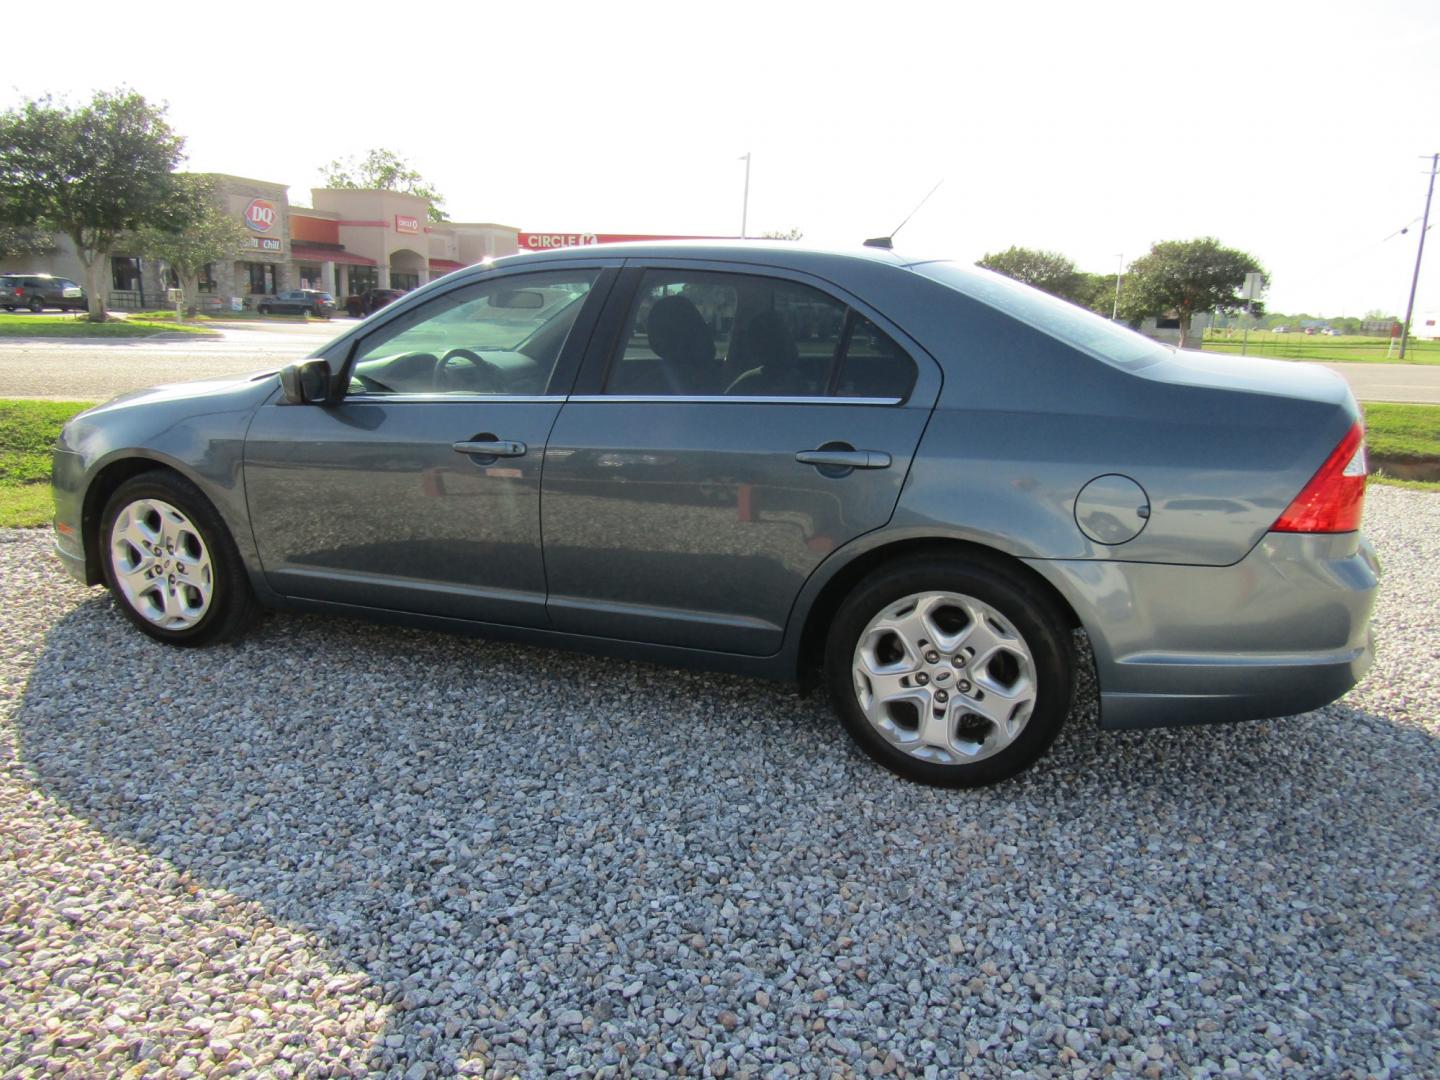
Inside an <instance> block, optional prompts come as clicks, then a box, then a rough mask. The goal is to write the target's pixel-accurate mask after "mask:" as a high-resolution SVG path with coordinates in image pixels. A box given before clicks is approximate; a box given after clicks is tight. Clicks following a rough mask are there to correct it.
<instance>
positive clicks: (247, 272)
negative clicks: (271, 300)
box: [237, 262, 275, 294]
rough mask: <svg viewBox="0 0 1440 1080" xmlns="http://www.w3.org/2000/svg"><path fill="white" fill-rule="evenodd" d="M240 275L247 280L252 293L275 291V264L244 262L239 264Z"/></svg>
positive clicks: (248, 289) (248, 288) (249, 290)
mask: <svg viewBox="0 0 1440 1080" xmlns="http://www.w3.org/2000/svg"><path fill="white" fill-rule="evenodd" d="M237 265H238V266H239V269H240V276H241V278H242V279H243V280H245V281H246V282H247V291H248V292H251V293H266V294H269V293H273V292H274V291H275V264H274V263H253V262H242V263H239V264H237Z"/></svg>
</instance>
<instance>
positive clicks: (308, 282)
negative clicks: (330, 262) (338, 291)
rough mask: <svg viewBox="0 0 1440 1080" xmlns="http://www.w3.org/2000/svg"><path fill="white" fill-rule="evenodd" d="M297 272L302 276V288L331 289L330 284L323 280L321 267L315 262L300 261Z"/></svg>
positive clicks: (296, 268)
mask: <svg viewBox="0 0 1440 1080" xmlns="http://www.w3.org/2000/svg"><path fill="white" fill-rule="evenodd" d="M295 272H296V273H297V274H298V275H299V276H300V288H302V289H329V287H330V286H329V284H328V283H327V282H324V281H322V279H321V277H320V267H318V266H316V265H315V264H314V263H299V264H297V265H296V267H295Z"/></svg>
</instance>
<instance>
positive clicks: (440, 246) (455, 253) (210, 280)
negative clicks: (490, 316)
mask: <svg viewBox="0 0 1440 1080" xmlns="http://www.w3.org/2000/svg"><path fill="white" fill-rule="evenodd" d="M208 175H209V176H210V178H211V179H212V180H213V181H214V182H215V192H216V197H217V199H218V200H219V202H220V208H221V210H222V211H223V212H224V213H226V214H231V215H233V216H234V217H235V218H236V219H237V220H238V221H240V222H241V224H243V225H244V227H245V241H244V247H243V248H242V250H241V251H240V253H239V254H238V255H237V256H236V257H235V258H234V259H232V260H228V261H226V262H220V263H211V264H210V266H209V267H208V268H207V269H206V271H205V273H204V274H203V275H202V276H201V280H200V291H201V293H202V294H205V296H206V297H207V298H213V299H211V300H209V306H214V307H229V306H230V305H231V303H232V302H233V301H237V300H238V301H239V302H241V303H245V302H246V301H247V298H250V297H258V296H263V295H270V294H274V293H277V292H283V291H285V290H287V289H322V290H324V291H325V292H328V293H331V294H333V295H334V296H336V297H337V298H339V299H340V300H341V303H342V305H343V302H344V298H345V297H346V296H351V295H354V294H357V293H361V292H364V291H365V290H366V289H372V288H380V289H414V288H417V287H419V286H421V285H423V284H425V283H426V282H427V281H432V280H434V279H435V278H438V277H443V276H444V275H445V274H448V273H450V271H452V270H458V269H460V268H461V267H462V266H469V265H471V264H472V263H477V262H480V261H481V260H483V259H487V258H498V257H500V256H502V255H513V254H515V253H516V252H518V251H544V250H548V249H550V248H555V247H571V246H574V245H577V244H597V243H607V242H614V241H618V240H640V239H689V238H686V237H654V236H636V235H619V234H598V233H539V232H521V231H520V230H518V229H516V228H513V227H512V226H509V225H497V224H494V223H491V222H459V221H443V222H432V221H430V220H429V217H430V202H429V200H427V199H422V198H420V197H418V196H415V195H403V194H400V193H399V192H394V191H357V190H349V189H339V188H312V189H311V191H310V197H311V202H312V203H313V204H314V205H313V206H309V207H304V206H292V205H291V204H290V201H289V197H288V188H287V187H286V185H284V184H276V183H271V182H269V181H265V180H252V179H248V178H246V177H243V176H229V175H225V174H219V173H211V174H208ZM11 263H14V264H15V265H13V266H12V265H10V264H11ZM22 263H23V265H22ZM0 270H3V271H12V270H13V271H21V272H27V271H28V272H33V273H50V274H55V275H57V276H60V277H68V278H72V279H74V280H75V281H80V282H83V281H84V280H85V273H84V268H83V266H82V265H81V263H80V260H79V258H78V257H77V256H76V255H75V251H74V248H73V247H71V245H70V242H69V240H68V239H67V238H65V237H63V236H57V237H56V238H55V246H54V248H53V249H52V250H51V251H49V252H47V253H45V254H40V255H29V256H14V257H11V258H8V259H6V260H5V265H4V266H3V267H0ZM175 284H176V281H175V279H174V275H172V274H170V273H169V272H168V271H167V269H166V267H165V266H164V264H163V263H161V262H159V261H157V260H155V259H146V258H143V257H141V256H138V255H133V254H132V255H124V254H122V255H116V256H114V257H113V258H112V259H111V267H110V285H111V291H110V297H109V306H110V307H112V308H116V309H121V310H124V309H130V310H137V309H142V308H151V307H159V306H162V305H163V304H164V303H165V298H166V289H167V288H170V287H173V286H174V285H175ZM249 304H250V305H252V306H253V304H254V301H253V300H250V301H249Z"/></svg>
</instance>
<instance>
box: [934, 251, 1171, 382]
mask: <svg viewBox="0 0 1440 1080" xmlns="http://www.w3.org/2000/svg"><path fill="white" fill-rule="evenodd" d="M911 269H912V270H914V271H915V272H916V273H917V274H923V275H924V276H925V277H928V278H931V279H933V280H935V281H938V282H940V284H942V285H946V286H948V287H950V288H952V289H954V290H955V291H956V292H959V293H964V294H965V295H966V296H969V297H971V298H973V299H975V300H979V301H980V302H981V303H982V304H987V305H989V306H990V307H993V308H995V309H996V310H997V311H1003V312H1004V313H1005V314H1006V315H1009V316H1011V317H1012V318H1015V319H1018V320H1020V321H1021V322H1023V323H1024V324H1025V325H1026V326H1031V327H1034V328H1035V329H1036V330H1039V331H1040V332H1041V333H1044V334H1049V335H1050V336H1051V337H1053V338H1056V339H1057V340H1059V341H1063V342H1064V343H1065V344H1066V345H1070V346H1073V347H1074V348H1077V349H1079V350H1081V351H1082V352H1086V353H1089V354H1090V355H1091V356H1093V357H1096V358H1097V359H1099V360H1104V361H1105V362H1106V363H1110V364H1115V365H1117V366H1120V367H1128V368H1137V367H1146V366H1148V365H1150V364H1153V363H1156V362H1157V361H1160V360H1167V359H1170V358H1172V357H1173V356H1174V352H1173V350H1171V349H1170V348H1169V347H1168V346H1166V345H1162V344H1160V343H1159V342H1158V341H1151V340H1150V339H1149V338H1147V337H1144V336H1142V335H1140V334H1137V333H1136V332H1135V331H1134V330H1131V329H1129V328H1128V327H1125V326H1120V325H1118V324H1117V323H1113V322H1111V321H1110V320H1109V319H1106V318H1104V317H1103V316H1100V315H1096V314H1095V313H1094V312H1093V311H1086V310H1085V309H1084V308H1082V307H1077V306H1076V305H1075V304H1071V303H1069V302H1067V301H1065V300H1061V299H1059V298H1058V297H1054V296H1051V295H1050V294H1049V293H1043V292H1041V291H1040V290H1039V289H1033V288H1031V287H1030V286H1029V285H1022V284H1020V283H1019V282H1018V281H1012V280H1011V279H1010V278H1007V277H1004V276H1003V275H1001V274H994V273H991V272H990V271H988V270H981V269H979V268H978V267H973V266H964V265H961V264H959V263H951V262H931V263H918V264H916V265H914V266H912V267H911Z"/></svg>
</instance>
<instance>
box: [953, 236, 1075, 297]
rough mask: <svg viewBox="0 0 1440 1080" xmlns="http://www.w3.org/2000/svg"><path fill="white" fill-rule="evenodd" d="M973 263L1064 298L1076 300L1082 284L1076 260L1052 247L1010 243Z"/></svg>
mask: <svg viewBox="0 0 1440 1080" xmlns="http://www.w3.org/2000/svg"><path fill="white" fill-rule="evenodd" d="M975 265H976V266H983V267H984V268H985V269H986V270H994V271H995V272H996V273H997V274H1004V275H1005V276H1006V277H1008V278H1014V279H1015V280H1016V281H1020V282H1023V283H1024V284H1026V285H1033V286H1034V287H1035V288H1037V289H1040V290H1041V291H1042V292H1047V293H1049V294H1050V295H1051V296H1058V297H1060V298H1061V299H1063V300H1070V301H1076V297H1077V294H1078V292H1079V288H1080V285H1081V280H1080V274H1079V273H1078V272H1077V271H1076V269H1075V263H1074V262H1072V261H1071V260H1070V259H1067V258H1066V257H1065V256H1064V255H1061V254H1060V253H1059V252H1055V251H1037V250H1036V249H1034V248H1023V247H1012V248H1007V249H1006V250H1004V251H1001V252H998V253H993V252H992V253H989V254H987V255H986V256H985V257H984V258H983V259H980V260H979V261H978V262H976V264H975Z"/></svg>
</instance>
